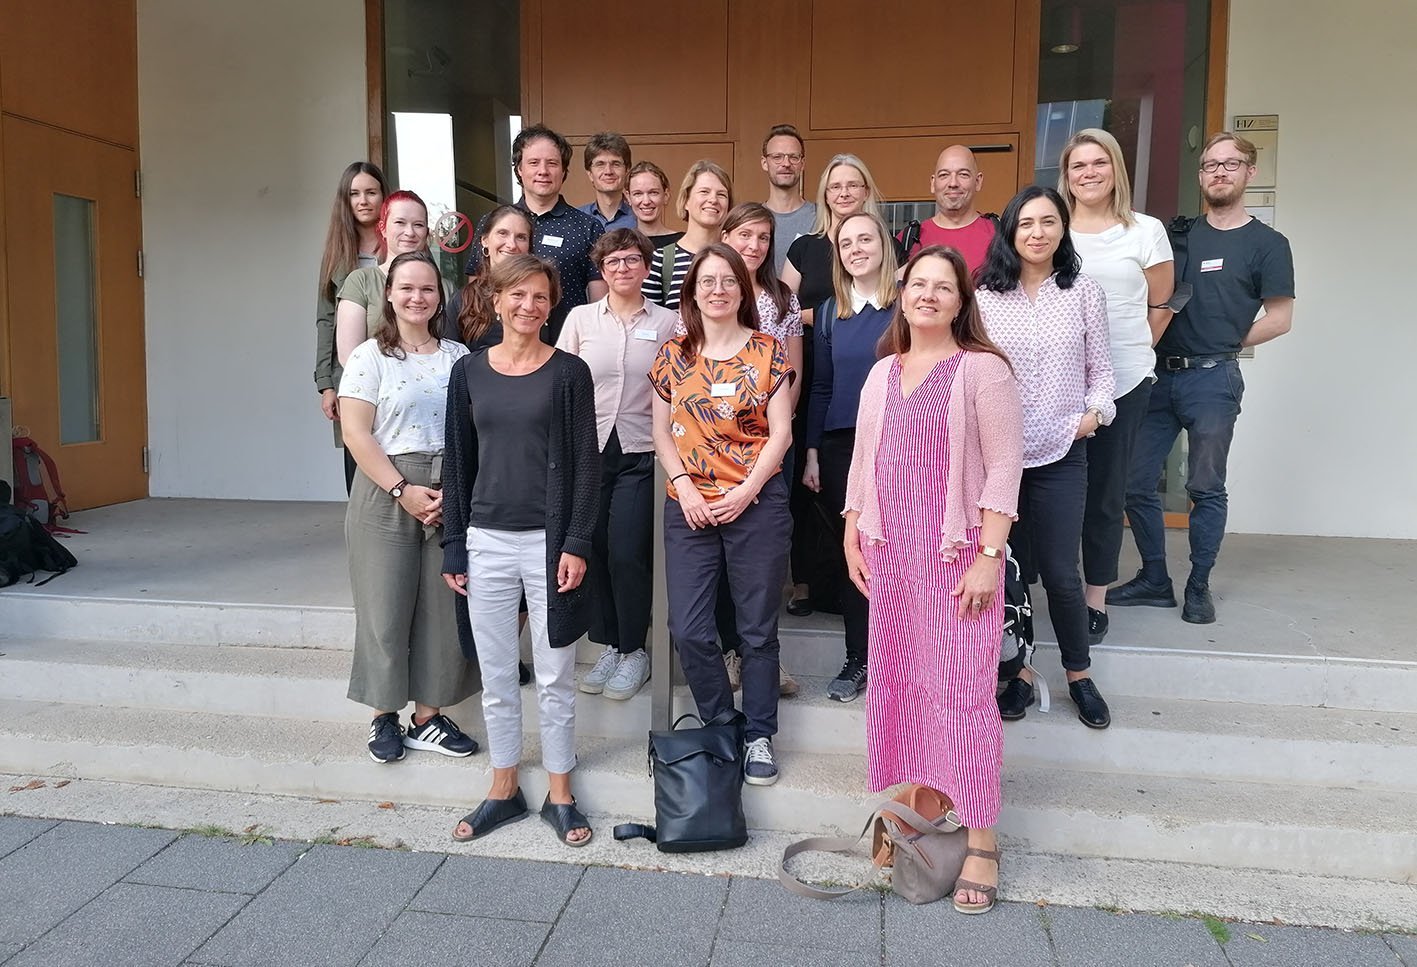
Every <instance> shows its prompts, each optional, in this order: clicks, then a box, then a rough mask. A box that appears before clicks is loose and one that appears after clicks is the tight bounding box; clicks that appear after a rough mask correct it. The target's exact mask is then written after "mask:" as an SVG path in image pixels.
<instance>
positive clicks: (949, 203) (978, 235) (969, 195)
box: [911, 144, 995, 272]
mask: <svg viewBox="0 0 1417 967" xmlns="http://www.w3.org/2000/svg"><path fill="white" fill-rule="evenodd" d="M983 185H984V175H983V173H982V172H980V170H979V164H978V162H976V161H975V160H974V152H973V151H970V150H969V149H968V148H966V147H965V146H964V145H962V144H952V145H950V146H949V147H948V148H946V149H945V150H943V151H941V152H940V156H939V157H938V158H936V159H935V171H934V174H932V175H931V176H930V194H932V195H934V196H935V214H934V215H933V216H931V217H930V218H929V219H927V220H926V221H924V222H922V223H921V225H920V242H919V244H918V245H916V246H915V248H916V249H918V248H920V247H922V246H926V245H948V246H950V247H951V248H955V249H958V250H959V252H960V254H961V255H963V256H964V261H965V263H966V264H967V265H968V266H969V271H970V272H974V271H977V270H978V268H979V266H981V265H983V264H984V253H985V252H987V251H988V249H989V241H990V239H992V238H993V237H994V230H995V225H994V219H993V218H991V217H989V216H987V215H981V214H980V213H979V212H978V211H976V210H975V208H974V196H975V195H977V194H979V189H980V188H982V187H983ZM914 252H915V249H911V254H914Z"/></svg>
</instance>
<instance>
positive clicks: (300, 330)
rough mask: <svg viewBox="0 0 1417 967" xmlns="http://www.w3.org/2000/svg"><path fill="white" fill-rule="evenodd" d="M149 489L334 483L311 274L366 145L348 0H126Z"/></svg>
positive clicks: (360, 72)
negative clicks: (130, 28)
mask: <svg viewBox="0 0 1417 967" xmlns="http://www.w3.org/2000/svg"><path fill="white" fill-rule="evenodd" d="M138 98H139V110H140V119H141V120H140V125H141V132H140V133H141V151H142V165H143V175H144V198H143V235H144V246H145V249H146V255H147V262H146V276H147V277H146V291H147V341H148V434H149V445H150V448H151V453H152V474H151V490H152V493H153V495H154V496H167V497H175V496H183V497H189V496H190V497H236V498H258V499H267V498H278V499H337V498H342V497H343V496H344V486H343V482H344V481H343V471H342V469H341V458H340V454H339V453H338V451H336V450H335V448H334V446H333V436H332V432H331V430H330V426H329V424H328V423H327V422H326V421H325V419H324V417H323V416H321V415H320V412H319V408H318V397H317V395H316V393H315V387H314V382H313V380H312V376H311V374H312V371H313V369H314V307H315V276H316V273H317V270H318V267H319V258H320V251H321V245H322V243H323V240H324V230H325V225H326V220H327V218H328V217H329V206H330V201H331V199H332V197H333V195H334V189H335V185H336V181H337V179H338V177H339V174H340V172H341V171H342V170H343V168H344V166H345V165H347V164H348V163H349V162H350V161H353V160H356V159H361V158H364V157H365V154H366V151H367V144H366V135H365V73H364V4H363V3H362V2H361V0H299V2H291V0H242V2H241V3H217V2H193V0H139V3H138Z"/></svg>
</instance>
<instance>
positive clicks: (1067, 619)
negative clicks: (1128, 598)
mask: <svg viewBox="0 0 1417 967" xmlns="http://www.w3.org/2000/svg"><path fill="white" fill-rule="evenodd" d="M1086 500H1087V444H1086V441H1083V440H1077V441H1075V442H1074V443H1073V445H1072V448H1071V449H1069V450H1068V452H1067V453H1066V454H1065V455H1064V456H1063V457H1061V458H1060V459H1058V460H1055V461H1054V462H1052V463H1046V464H1044V465H1043V466H1041V467H1028V468H1025V470H1024V471H1023V481H1022V482H1021V483H1020V484H1019V494H1018V524H1017V525H1016V526H1015V527H1014V529H1013V531H1012V532H1011V533H1010V541H1009V544H1010V547H1012V548H1013V551H1014V555H1015V557H1016V558H1017V559H1018V563H1019V569H1020V570H1021V572H1022V573H1023V574H1035V573H1036V574H1037V575H1038V576H1039V577H1041V578H1042V579H1043V589H1044V590H1045V591H1047V592H1048V617H1049V618H1050V619H1052V621H1053V633H1054V634H1055V635H1056V636H1057V638H1058V650H1059V651H1060V652H1062V655H1063V667H1064V668H1066V669H1067V670H1068V671H1070V672H1080V671H1084V670H1086V669H1087V667H1088V665H1090V664H1091V659H1090V658H1089V656H1088V642H1087V604H1086V602H1085V601H1084V600H1083V596H1082V578H1081V576H1079V574H1078V543H1079V541H1081V539H1082V514H1083V505H1084V503H1085V502H1086Z"/></svg>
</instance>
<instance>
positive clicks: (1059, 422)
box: [976, 275, 1117, 467]
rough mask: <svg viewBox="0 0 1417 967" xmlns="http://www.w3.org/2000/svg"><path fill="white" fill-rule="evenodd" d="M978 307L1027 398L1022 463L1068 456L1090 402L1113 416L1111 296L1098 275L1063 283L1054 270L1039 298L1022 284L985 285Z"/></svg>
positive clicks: (1028, 464)
mask: <svg viewBox="0 0 1417 967" xmlns="http://www.w3.org/2000/svg"><path fill="white" fill-rule="evenodd" d="M976 295H977V296H978V297H979V311H980V312H981V313H982V314H983V316H984V328H986V329H987V330H988V331H989V338H990V339H992V340H994V343H995V344H996V345H997V346H998V347H999V348H1000V349H1002V350H1003V351H1004V353H1005V355H1007V356H1008V357H1009V362H1010V363H1012V364H1013V367H1014V376H1016V377H1017V378H1018V391H1019V399H1020V400H1022V402H1023V465H1024V466H1025V467H1041V466H1043V465H1044V464H1049V463H1052V462H1053V461H1055V460H1060V459H1062V457H1063V455H1064V454H1066V453H1067V452H1068V450H1069V449H1070V448H1071V447H1072V445H1073V441H1074V440H1075V439H1076V438H1077V432H1078V426H1079V425H1081V423H1082V418H1083V415H1084V414H1085V413H1087V411H1088V410H1090V409H1093V408H1096V409H1097V410H1098V411H1099V412H1101V414H1102V425H1103V426H1106V425H1107V424H1109V423H1111V422H1112V418H1113V417H1114V416H1116V415H1117V405H1116V404H1115V403H1114V402H1113V401H1112V392H1113V390H1114V389H1115V388H1116V380H1115V379H1114V377H1113V375H1112V352H1111V349H1110V348H1109V343H1108V338H1107V296H1106V294H1105V293H1104V292H1103V291H1102V286H1100V285H1098V284H1097V282H1096V281H1095V280H1093V279H1092V278H1090V277H1088V276H1086V275H1079V276H1078V277H1077V281H1076V282H1074V283H1073V285H1072V287H1071V288H1068V289H1060V288H1058V282H1057V276H1056V275H1050V276H1049V277H1048V278H1047V279H1046V280H1044V282H1043V284H1042V285H1041V286H1040V287H1039V289H1038V300H1037V301H1036V302H1035V301H1034V300H1032V299H1030V298H1029V297H1028V293H1026V292H1025V291H1024V290H1023V286H1021V285H1018V286H1014V288H1012V289H1010V290H1009V291H1008V292H994V291H991V290H989V289H980V290H978V292H977V293H976Z"/></svg>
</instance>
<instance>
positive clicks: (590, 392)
mask: <svg viewBox="0 0 1417 967" xmlns="http://www.w3.org/2000/svg"><path fill="white" fill-rule="evenodd" d="M490 284H491V287H492V300H493V306H494V308H495V309H496V312H497V316H498V317H499V318H500V319H501V320H502V341H501V342H500V343H499V344H498V345H496V346H492V347H490V348H488V349H487V350H485V351H482V352H477V353H473V354H472V355H470V356H467V357H464V358H463V359H462V360H460V361H459V362H458V364H457V365H456V366H455V367H454V368H453V373H452V377H451V379H450V381H449V383H448V413H447V429H446V433H445V444H444V445H445V448H446V449H445V454H446V460H445V465H444V467H443V523H444V538H443V572H444V573H443V578H444V580H445V581H447V583H448V585H449V586H450V587H451V588H453V590H455V591H457V592H458V593H459V594H461V595H463V596H464V597H466V599H467V615H468V619H469V621H468V625H467V626H466V627H465V628H464V629H462V630H464V631H465V632H467V631H470V633H471V634H470V635H467V634H463V635H461V636H460V637H462V638H463V648H464V651H465V653H467V654H469V656H472V655H475V656H476V658H477V660H478V662H479V663H480V665H481V668H482V711H483V717H484V719H485V720H486V723H487V745H488V749H489V751H490V752H491V756H492V788H491V789H490V790H489V791H488V793H487V798H486V799H484V800H483V801H482V803H481V804H480V805H478V807H477V808H476V809H474V810H473V811H472V812H470V813H468V814H467V816H465V817H463V820H462V822H460V823H459V824H458V826H457V828H456V829H455V830H454V831H453V838H454V839H457V840H460V841H462V840H470V839H477V838H479V837H482V836H485V835H487V834H488V833H490V832H492V831H493V830H494V829H496V828H497V827H498V826H501V825H503V824H505V823H509V822H514V821H516V820H518V819H521V818H522V817H524V816H525V815H526V814H527V805H526V799H525V797H523V795H522V791H521V785H520V782H519V780H518V776H517V768H518V765H519V764H520V762H521V755H522V716H521V692H520V690H519V688H518V681H517V654H518V637H519V636H518V630H517V605H518V603H519V601H520V600H521V597H522V595H523V594H525V595H526V603H527V611H528V616H529V623H530V625H531V640H532V660H533V661H532V663H533V665H534V667H535V674H536V691H537V705H538V709H539V712H540V725H541V750H542V755H541V761H542V765H543V766H544V767H545V769H546V774H547V781H548V785H549V789H550V791H549V793H548V794H547V797H546V802H545V803H544V804H543V805H542V807H541V818H542V819H544V820H545V821H546V822H547V823H548V824H550V825H551V826H552V827H553V828H554V829H555V830H556V835H557V838H558V839H560V840H561V841H562V842H564V843H566V844H567V845H568V846H584V845H586V844H587V843H589V842H590V839H591V829H590V824H589V822H587V820H586V818H585V816H584V815H582V814H581V812H580V810H578V809H577V808H576V800H575V797H574V796H573V795H571V775H570V773H571V769H572V768H574V767H575V764H576V751H575V732H576V725H575V716H576V687H575V669H576V655H575V648H574V647H572V645H573V644H574V642H575V641H576V639H578V638H580V637H581V635H583V634H585V632H586V629H587V628H588V627H589V626H590V611H589V607H590V604H591V597H590V593H589V587H588V586H586V585H584V584H583V580H584V578H585V571H586V561H587V560H588V559H589V558H590V554H591V539H592V534H593V533H594V530H595V523H596V512H597V510H598V507H599V499H600V454H599V453H598V452H597V450H596V432H595V386H594V383H593V382H592V380H591V375H590V369H589V368H588V367H587V366H586V364H585V363H584V362H582V361H581V360H580V359H579V358H577V357H575V356H572V355H571V354H570V353H566V352H562V351H561V350H559V349H554V348H553V347H551V346H548V345H546V344H545V343H543V342H542V341H541V327H542V325H543V324H545V322H546V319H547V317H548V316H549V315H550V313H551V307H552V306H554V305H555V304H556V302H557V300H558V298H559V297H560V292H559V289H560V286H559V283H558V281H557V277H556V269H555V267H554V266H552V265H551V263H550V262H547V261H546V260H544V259H541V258H538V257H537V256H535V255H516V256H512V257H510V258H508V259H506V260H504V261H503V262H502V263H501V264H500V265H498V266H496V267H495V268H494V269H493V270H492V274H491V277H490ZM460 623H461V622H460ZM474 640H475V642H476V646H475V650H474V646H473V641H474Z"/></svg>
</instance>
